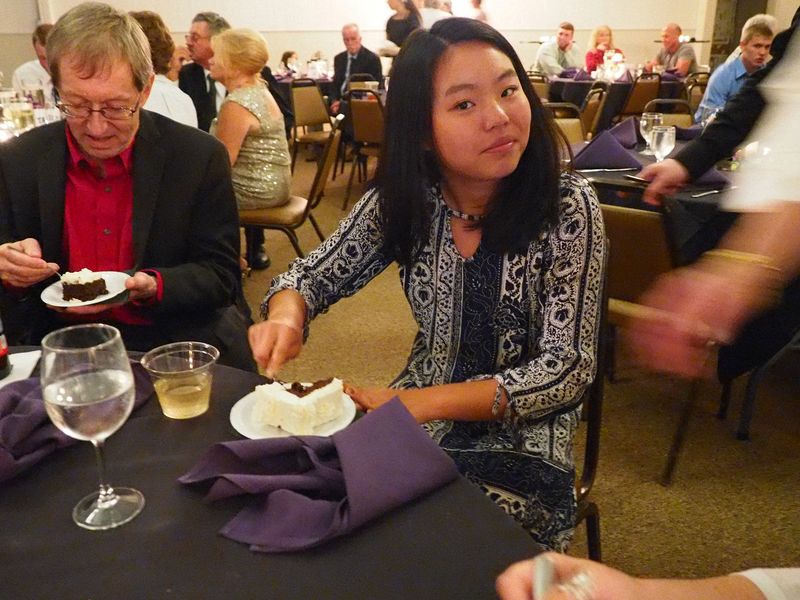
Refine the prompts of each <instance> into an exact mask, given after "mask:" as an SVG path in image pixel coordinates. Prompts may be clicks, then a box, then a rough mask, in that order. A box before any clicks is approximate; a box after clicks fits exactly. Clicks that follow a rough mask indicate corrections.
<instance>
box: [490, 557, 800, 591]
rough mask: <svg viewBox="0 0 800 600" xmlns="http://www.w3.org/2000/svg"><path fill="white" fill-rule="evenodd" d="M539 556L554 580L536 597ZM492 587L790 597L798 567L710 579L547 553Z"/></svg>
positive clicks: (797, 586)
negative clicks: (649, 575) (646, 575)
mask: <svg viewBox="0 0 800 600" xmlns="http://www.w3.org/2000/svg"><path fill="white" fill-rule="evenodd" d="M543 559H544V560H548V559H549V560H550V561H552V563H553V567H554V568H553V571H554V580H555V581H556V582H558V583H557V584H556V585H553V586H551V588H548V591H547V593H546V594H545V595H544V597H540V596H536V597H534V596H533V586H534V585H535V581H534V580H535V573H534V562H536V561H540V560H543ZM532 574H533V575H534V577H532V576H531V575H532ZM496 588H497V594H498V596H500V599H501V600H531V598H533V600H792V599H793V598H800V568H795V569H750V570H748V571H744V572H742V573H735V574H732V575H725V576H722V577H712V578H709V579H685V580H680V579H640V578H638V577H631V576H630V575H626V574H625V573H622V572H620V571H617V570H616V569H611V568H609V567H606V566H604V565H602V564H600V563H596V562H592V561H590V560H585V559H582V558H572V557H570V556H564V555H561V554H555V553H552V552H550V553H547V554H542V555H540V556H539V557H537V558H535V559H531V560H525V561H521V562H518V563H514V564H513V565H511V566H510V567H509V568H508V569H506V570H505V572H503V573H502V574H501V575H500V577H498V578H497V583H496Z"/></svg>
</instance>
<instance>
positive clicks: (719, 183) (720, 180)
mask: <svg viewBox="0 0 800 600" xmlns="http://www.w3.org/2000/svg"><path fill="white" fill-rule="evenodd" d="M730 182H731V180H730V179H728V178H727V177H725V175H723V174H722V173H720V172H719V171H718V170H717V169H715V168H713V167H712V168H710V169H709V170H708V171H706V172H705V173H703V174H702V175H700V177H698V178H697V179H695V180H694V181H693V182H692V183H693V184H694V185H708V186H712V187H723V186H726V185H728V184H729V183H730Z"/></svg>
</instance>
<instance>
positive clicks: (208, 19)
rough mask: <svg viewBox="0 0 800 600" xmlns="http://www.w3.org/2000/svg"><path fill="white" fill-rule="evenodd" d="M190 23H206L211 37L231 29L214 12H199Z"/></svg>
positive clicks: (220, 16)
mask: <svg viewBox="0 0 800 600" xmlns="http://www.w3.org/2000/svg"><path fill="white" fill-rule="evenodd" d="M192 23H207V24H208V31H209V32H210V33H211V36H212V37H213V36H215V35H217V34H218V33H222V32H223V31H226V30H228V29H230V28H231V24H230V23H228V21H226V20H225V17H223V16H222V15H219V14H217V13H215V12H199V13H197V14H196V15H195V16H194V19H192Z"/></svg>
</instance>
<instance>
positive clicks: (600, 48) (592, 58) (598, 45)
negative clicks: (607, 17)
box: [586, 25, 623, 73]
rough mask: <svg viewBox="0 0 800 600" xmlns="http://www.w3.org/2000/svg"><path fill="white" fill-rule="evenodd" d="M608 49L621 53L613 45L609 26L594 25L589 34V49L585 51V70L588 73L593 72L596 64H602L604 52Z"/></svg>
mask: <svg viewBox="0 0 800 600" xmlns="http://www.w3.org/2000/svg"><path fill="white" fill-rule="evenodd" d="M609 50H610V51H612V52H613V53H614V54H619V55H623V53H622V50H620V49H619V48H617V47H616V46H615V45H614V38H613V36H612V34H611V27H609V26H608V25H600V26H599V27H595V28H594V29H593V30H592V33H591V34H590V35H589V50H587V52H586V70H587V71H588V72H589V73H594V71H595V69H597V66H598V65H602V64H603V60H604V59H605V56H606V52H608V51H609Z"/></svg>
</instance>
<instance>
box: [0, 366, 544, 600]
mask: <svg viewBox="0 0 800 600" xmlns="http://www.w3.org/2000/svg"><path fill="white" fill-rule="evenodd" d="M262 382H263V379H262V378H261V377H260V376H258V375H255V374H253V373H246V372H244V371H238V370H236V369H232V368H228V367H223V366H219V365H218V366H217V367H215V375H214V383H213V390H212V402H211V408H210V409H209V411H208V412H207V413H206V414H204V415H202V416H200V417H196V418H194V419H189V420H185V421H176V420H171V419H168V418H166V417H164V416H163V415H162V414H161V411H160V408H159V406H158V402H157V401H156V400H155V398H154V397H152V398H151V399H150V400H148V401H147V403H146V404H145V405H144V406H143V407H141V408H140V409H139V410H138V411H136V412H135V413H133V415H131V417H130V419H129V420H128V422H127V423H126V424H125V425H124V426H123V427H122V429H120V430H119V431H118V432H117V433H115V434H114V435H113V436H111V437H110V438H109V440H108V442H107V445H106V462H107V465H106V466H107V469H106V470H107V477H108V480H109V482H110V483H111V484H112V485H113V484H118V485H121V486H122V485H126V486H132V487H135V488H137V489H139V490H140V491H141V492H142V493H143V494H144V496H145V499H146V505H145V507H144V510H143V511H142V513H141V514H140V515H139V516H138V517H137V518H136V519H134V520H133V521H131V522H130V523H128V524H126V525H124V526H122V527H120V528H117V529H113V530H110V531H103V532H90V531H86V530H84V529H81V528H79V527H77V526H76V525H74V524H73V522H72V518H71V511H72V507H73V506H74V505H75V503H76V502H77V501H78V500H79V499H80V498H81V497H83V496H84V495H86V494H88V493H89V492H91V491H92V490H93V489H96V485H97V472H96V465H95V461H94V457H93V452H92V449H91V447H90V445H89V444H88V443H85V442H80V443H77V444H75V445H74V446H71V447H69V448H66V449H63V450H60V451H57V452H55V453H53V454H51V455H50V456H48V457H46V458H45V459H44V460H43V461H42V462H40V463H39V464H37V465H35V466H34V467H33V468H31V469H30V470H29V471H27V472H25V473H23V474H22V475H20V476H18V477H17V478H16V479H12V480H10V481H7V482H4V483H0V582H2V583H0V589H2V594H0V595H2V597H4V598H14V599H15V600H20V599H26V598H36V599H40V598H64V599H68V598H69V599H73V598H81V599H83V598H85V599H90V598H94V599H97V598H106V597H107V598H147V599H156V598H181V599H183V598H187V599H188V598H192V599H197V598H222V597H230V598H236V599H245V598H281V599H293V598H298V599H300V598H302V599H304V600H308V599H326V600H327V599H331V598H342V599H348V600H355V599H378V598H381V599H391V598H397V599H403V600H408V599H409V598H414V599H420V598H431V599H434V598H435V599H438V600H441V599H447V598H453V599H456V598H457V599H459V600H463V599H465V598H493V597H494V579H495V577H496V576H497V575H498V574H499V573H500V572H501V571H502V570H503V569H504V568H505V567H506V566H507V565H508V564H509V563H511V562H513V561H516V560H520V559H523V558H527V557H530V556H532V555H534V554H535V553H536V552H537V551H538V547H537V546H536V544H535V543H534V542H533V541H532V540H531V538H530V537H529V536H528V534H527V533H526V532H525V531H524V530H523V529H522V528H521V527H519V526H518V525H517V524H516V523H515V522H514V521H513V520H512V519H511V518H510V517H508V516H507V515H506V514H505V513H503V512H502V511H501V510H500V509H499V508H498V507H497V506H495V505H494V503H493V502H492V501H491V500H489V499H488V498H487V497H486V496H485V495H484V494H483V493H482V492H481V491H480V490H479V489H478V488H477V487H475V486H473V485H472V484H470V483H469V482H467V481H466V480H465V479H463V478H459V479H457V480H456V481H454V482H453V483H451V484H448V485H447V486H445V487H443V488H441V489H439V490H437V491H436V492H434V493H432V494H430V495H428V496H426V497H424V498H421V499H419V500H417V501H415V502H413V503H411V504H408V505H406V506H404V507H401V508H400V509H398V510H396V511H393V512H392V513H390V514H387V515H384V516H383V517H380V518H378V519H377V520H375V521H373V522H372V523H369V524H367V525H366V526H365V527H363V528H362V529H360V530H358V531H356V532H354V533H352V534H350V535H348V536H345V537H342V538H339V539H336V540H333V541H331V542H329V543H327V544H325V545H323V546H320V547H318V548H315V549H311V550H307V551H303V552H298V553H290V554H259V553H254V552H251V551H250V550H249V549H248V547H247V546H245V545H243V544H239V543H237V542H234V541H232V540H229V539H227V538H224V537H222V536H220V535H219V534H218V533H217V532H218V530H219V529H220V528H221V527H222V526H223V525H224V524H225V523H226V522H227V521H228V520H229V519H231V518H233V516H234V515H235V514H236V512H238V510H239V508H240V507H241V506H243V502H244V501H245V500H243V499H231V500H226V501H221V502H215V503H211V504H206V503H204V502H203V501H202V498H203V495H204V490H203V489H193V488H188V487H185V486H181V485H179V484H178V483H177V482H176V478H177V477H178V476H180V475H181V474H183V473H184V472H185V471H187V470H188V469H189V467H191V466H192V465H193V464H194V463H195V462H196V461H197V460H198V458H199V457H200V455H201V454H202V453H203V452H204V451H205V449H206V448H208V446H210V445H211V444H212V443H214V442H218V441H223V440H231V439H239V438H240V437H241V436H239V435H238V434H237V433H236V432H235V430H234V429H233V427H232V426H231V425H230V422H229V419H228V417H229V412H230V409H231V406H232V405H233V404H234V403H235V402H236V401H237V400H238V399H239V398H241V397H242V396H244V395H245V394H247V393H248V392H250V391H251V390H252V389H253V387H254V386H255V385H256V384H258V383H262ZM376 483H377V482H376Z"/></svg>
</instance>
